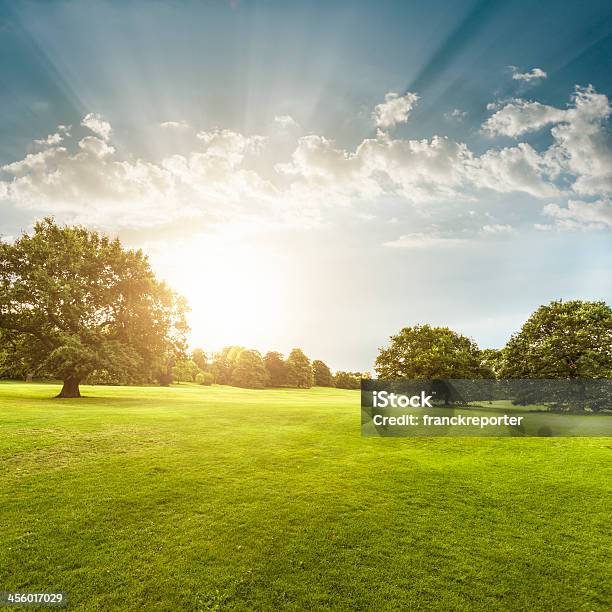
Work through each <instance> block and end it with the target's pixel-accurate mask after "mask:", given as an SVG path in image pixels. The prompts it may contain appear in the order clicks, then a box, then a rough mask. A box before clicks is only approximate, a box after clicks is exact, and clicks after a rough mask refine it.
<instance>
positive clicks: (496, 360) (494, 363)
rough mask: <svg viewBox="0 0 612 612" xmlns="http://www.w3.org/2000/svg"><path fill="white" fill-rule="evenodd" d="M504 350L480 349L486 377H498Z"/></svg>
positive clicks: (481, 363) (481, 362)
mask: <svg viewBox="0 0 612 612" xmlns="http://www.w3.org/2000/svg"><path fill="white" fill-rule="evenodd" d="M501 356H502V352H501V351H500V350H499V349H483V350H482V351H480V365H481V367H482V369H483V375H484V377H485V378H498V372H499V369H500V362H501Z"/></svg>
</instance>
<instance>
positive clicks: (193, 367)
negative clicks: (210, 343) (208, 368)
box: [172, 359, 201, 383]
mask: <svg viewBox="0 0 612 612" xmlns="http://www.w3.org/2000/svg"><path fill="white" fill-rule="evenodd" d="M200 372H201V370H200V368H198V365H197V364H196V362H195V361H193V359H179V360H177V362H176V363H175V365H174V367H173V368H172V378H173V379H174V380H175V381H176V382H177V383H181V382H195V379H196V376H197V375H198V374H199V373H200Z"/></svg>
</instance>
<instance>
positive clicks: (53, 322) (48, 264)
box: [0, 218, 612, 397]
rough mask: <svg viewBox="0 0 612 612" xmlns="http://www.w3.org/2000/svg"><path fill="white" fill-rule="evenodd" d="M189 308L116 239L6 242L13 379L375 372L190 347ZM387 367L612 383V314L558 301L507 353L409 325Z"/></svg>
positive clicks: (6, 321)
mask: <svg viewBox="0 0 612 612" xmlns="http://www.w3.org/2000/svg"><path fill="white" fill-rule="evenodd" d="M187 311H188V306H187V303H186V301H185V300H184V299H183V298H182V297H181V296H179V295H177V294H176V293H174V292H173V291H172V290H171V289H170V288H168V287H167V286H166V285H165V284H164V283H162V282H160V281H159V280H157V279H156V277H155V275H154V273H153V271H152V269H151V267H150V264H149V261H148V259H147V257H146V255H144V254H143V253H142V252H141V251H139V250H129V249H125V248H124V247H123V246H122V245H121V243H120V241H119V240H118V239H111V238H109V237H108V236H107V235H105V234H102V233H99V232H96V231H91V230H88V229H86V228H84V227H80V226H60V225H57V224H56V223H55V221H54V220H53V219H51V218H45V219H43V220H42V221H39V222H37V223H36V224H35V226H34V229H33V232H32V233H31V234H25V233H24V234H23V235H22V236H21V237H19V238H18V239H17V240H15V241H14V242H12V243H8V242H3V241H2V240H0V377H1V378H15V379H26V380H28V379H31V378H33V377H37V378H49V379H51V378H52V379H60V380H62V381H63V387H62V390H61V392H60V395H59V396H60V397H79V396H80V392H79V385H80V384H81V383H82V382H92V383H104V384H154V383H159V384H162V385H168V384H170V383H171V382H186V381H189V382H195V383H200V384H203V385H209V384H212V383H217V384H226V385H236V386H240V387H248V388H262V387H294V388H309V387H311V386H313V385H316V386H324V387H337V388H342V389H357V388H359V385H360V379H361V378H362V377H363V378H368V377H369V374H368V373H361V372H344V371H339V372H336V373H335V374H333V373H332V372H331V370H330V368H329V367H328V366H327V365H326V364H325V363H324V362H323V361H321V360H318V359H315V360H314V361H311V360H310V359H309V358H308V357H307V356H306V355H305V354H304V352H303V351H302V350H301V349H299V348H295V349H293V350H292V351H291V352H290V353H289V355H288V356H287V357H286V358H285V357H284V356H283V355H282V354H281V353H279V352H275V351H272V352H269V353H266V354H265V355H263V356H262V355H261V353H259V352H258V351H256V350H253V349H247V348H245V347H241V346H229V347H226V348H224V349H223V350H221V351H219V352H217V353H214V354H212V355H207V354H206V353H205V352H204V351H203V350H202V349H199V348H196V349H193V350H192V351H191V352H189V351H188V349H187V342H186V338H187V334H188V331H189V327H188V325H187V322H186V312H187ZM375 369H376V373H377V375H378V377H379V378H382V379H393V378H429V379H444V378H464V379H465V378H470V379H485V378H498V379H504V378H514V379H516V378H526V379H567V380H581V379H605V378H612V309H611V308H610V306H608V305H607V304H606V303H605V302H603V301H599V302H587V301H581V300H571V301H567V302H563V301H553V302H551V303H549V304H547V305H544V306H541V307H540V308H538V309H537V310H536V311H535V312H534V313H533V314H532V315H531V316H530V317H529V319H528V320H527V321H526V322H525V324H524V325H523V327H522V328H521V330H520V331H519V332H518V333H516V334H514V335H513V336H512V337H511V338H510V339H509V341H508V343H507V344H506V346H505V347H504V348H503V349H501V350H495V349H484V350H481V349H480V348H479V347H478V346H477V345H476V343H475V342H474V341H473V340H472V339H470V338H467V337H466V336H464V335H461V334H459V333H457V332H455V331H453V330H451V329H449V328H448V327H433V326H430V325H415V326H413V327H405V328H403V329H402V330H401V331H400V332H399V333H398V334H396V335H395V336H392V337H391V339H390V343H389V345H388V346H387V347H384V348H381V349H380V350H379V354H378V357H377V358H376V365H375Z"/></svg>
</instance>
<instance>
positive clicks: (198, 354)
mask: <svg viewBox="0 0 612 612" xmlns="http://www.w3.org/2000/svg"><path fill="white" fill-rule="evenodd" d="M191 359H192V361H194V362H195V364H196V365H197V366H198V368H200V370H203V371H204V370H206V367H207V366H208V359H207V357H206V353H205V352H204V351H203V350H202V349H201V348H194V349H193V351H191Z"/></svg>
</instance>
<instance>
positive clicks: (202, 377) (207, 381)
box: [195, 372, 215, 385]
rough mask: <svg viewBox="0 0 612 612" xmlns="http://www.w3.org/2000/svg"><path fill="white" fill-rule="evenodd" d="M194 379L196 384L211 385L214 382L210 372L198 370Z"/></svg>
mask: <svg viewBox="0 0 612 612" xmlns="http://www.w3.org/2000/svg"><path fill="white" fill-rule="evenodd" d="M195 381H196V382H197V383H198V385H212V384H213V382H215V378H214V376H213V375H212V374H211V373H210V372H198V373H197V374H196V377H195Z"/></svg>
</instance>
